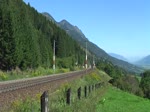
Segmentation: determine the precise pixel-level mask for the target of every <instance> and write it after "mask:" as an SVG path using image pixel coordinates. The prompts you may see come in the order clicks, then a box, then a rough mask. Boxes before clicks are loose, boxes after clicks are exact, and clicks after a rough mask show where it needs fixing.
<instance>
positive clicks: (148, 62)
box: [135, 55, 150, 68]
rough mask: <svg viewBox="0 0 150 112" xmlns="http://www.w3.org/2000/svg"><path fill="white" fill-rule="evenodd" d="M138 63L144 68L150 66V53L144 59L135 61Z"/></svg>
mask: <svg viewBox="0 0 150 112" xmlns="http://www.w3.org/2000/svg"><path fill="white" fill-rule="evenodd" d="M135 64H136V65H138V66H142V67H144V68H150V55H148V56H146V57H144V58H143V59H141V60H139V61H137V62H135Z"/></svg>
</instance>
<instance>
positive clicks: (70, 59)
mask: <svg viewBox="0 0 150 112" xmlns="http://www.w3.org/2000/svg"><path fill="white" fill-rule="evenodd" d="M54 40H55V41H56V57H57V61H58V62H57V65H59V66H61V67H70V66H74V63H75V60H76V57H78V56H80V58H78V61H79V63H81V62H82V63H83V62H84V54H85V52H84V51H83V50H82V48H81V47H80V45H79V44H78V43H77V42H76V41H74V40H73V39H72V38H70V36H69V35H68V34H67V33H66V32H65V31H64V30H62V29H61V28H59V27H58V26H57V25H56V24H55V23H54V22H52V21H49V20H48V19H47V18H46V17H44V16H43V15H42V14H40V13H38V12H37V11H36V10H35V9H34V8H33V7H31V6H30V4H28V5H26V4H25V3H24V2H23V1H22V0H0V69H1V70H12V69H14V68H16V67H19V68H21V69H27V68H36V67H38V66H43V67H52V63H53V61H52V57H53V56H52V55H53V41H54ZM68 46H69V47H68Z"/></svg>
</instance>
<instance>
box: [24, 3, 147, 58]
mask: <svg viewBox="0 0 150 112" xmlns="http://www.w3.org/2000/svg"><path fill="white" fill-rule="evenodd" d="M24 1H25V2H26V3H28V2H30V5H31V6H32V7H34V8H35V9H36V10H38V12H48V13H50V14H51V15H52V16H53V17H54V18H55V20H56V21H58V22H59V21H61V20H62V19H66V20H67V21H68V22H70V23H71V24H73V25H76V26H78V27H79V28H80V29H81V30H82V32H83V33H84V34H85V36H86V37H87V38H88V39H89V40H90V41H92V42H93V43H95V44H97V45H98V46H99V47H100V48H102V49H103V50H105V51H106V52H108V53H110V52H111V53H117V54H120V55H123V56H125V57H127V58H133V57H134V59H135V57H136V58H138V57H142V56H146V55H149V54H150V44H149V43H150V0H24Z"/></svg>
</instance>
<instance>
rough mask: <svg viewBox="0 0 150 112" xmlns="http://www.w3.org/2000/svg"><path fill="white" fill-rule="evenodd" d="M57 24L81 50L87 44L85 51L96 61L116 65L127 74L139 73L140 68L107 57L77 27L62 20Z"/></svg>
mask: <svg viewBox="0 0 150 112" xmlns="http://www.w3.org/2000/svg"><path fill="white" fill-rule="evenodd" d="M57 24H58V26H60V27H61V28H62V29H64V30H65V31H66V32H67V33H68V34H69V35H70V36H71V37H72V38H73V39H75V40H76V41H78V42H79V43H80V45H81V46H82V47H83V48H85V42H87V44H88V48H87V49H88V50H89V51H90V52H91V53H92V54H94V55H95V56H96V57H97V58H98V59H102V60H107V61H110V62H112V63H113V64H114V65H117V66H119V67H121V68H123V69H125V70H127V71H129V72H136V73H140V72H141V71H142V69H141V68H139V67H137V66H135V65H132V64H130V63H128V62H125V61H122V60H118V59H116V58H114V57H111V56H109V55H108V54H107V53H106V52H105V51H104V50H103V49H101V48H99V47H98V46H97V45H96V44H94V43H92V42H90V41H89V40H88V39H87V38H86V36H85V35H84V34H83V33H82V31H81V30H80V29H79V28H78V27H77V26H73V25H72V24H70V23H69V22H68V21H66V20H62V21H60V22H57Z"/></svg>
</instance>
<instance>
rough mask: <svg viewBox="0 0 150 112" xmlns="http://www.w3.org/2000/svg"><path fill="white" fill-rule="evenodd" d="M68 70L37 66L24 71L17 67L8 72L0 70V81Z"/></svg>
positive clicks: (66, 70)
mask: <svg viewBox="0 0 150 112" xmlns="http://www.w3.org/2000/svg"><path fill="white" fill-rule="evenodd" d="M69 71H70V70H69V69H66V68H61V69H56V70H55V71H54V70H53V69H51V68H43V67H38V68H37V69H27V70H24V71H21V70H20V69H19V68H16V69H14V70H12V71H8V72H4V71H0V81H7V80H15V79H22V78H31V77H37V76H44V75H52V74H57V73H66V72H69Z"/></svg>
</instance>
